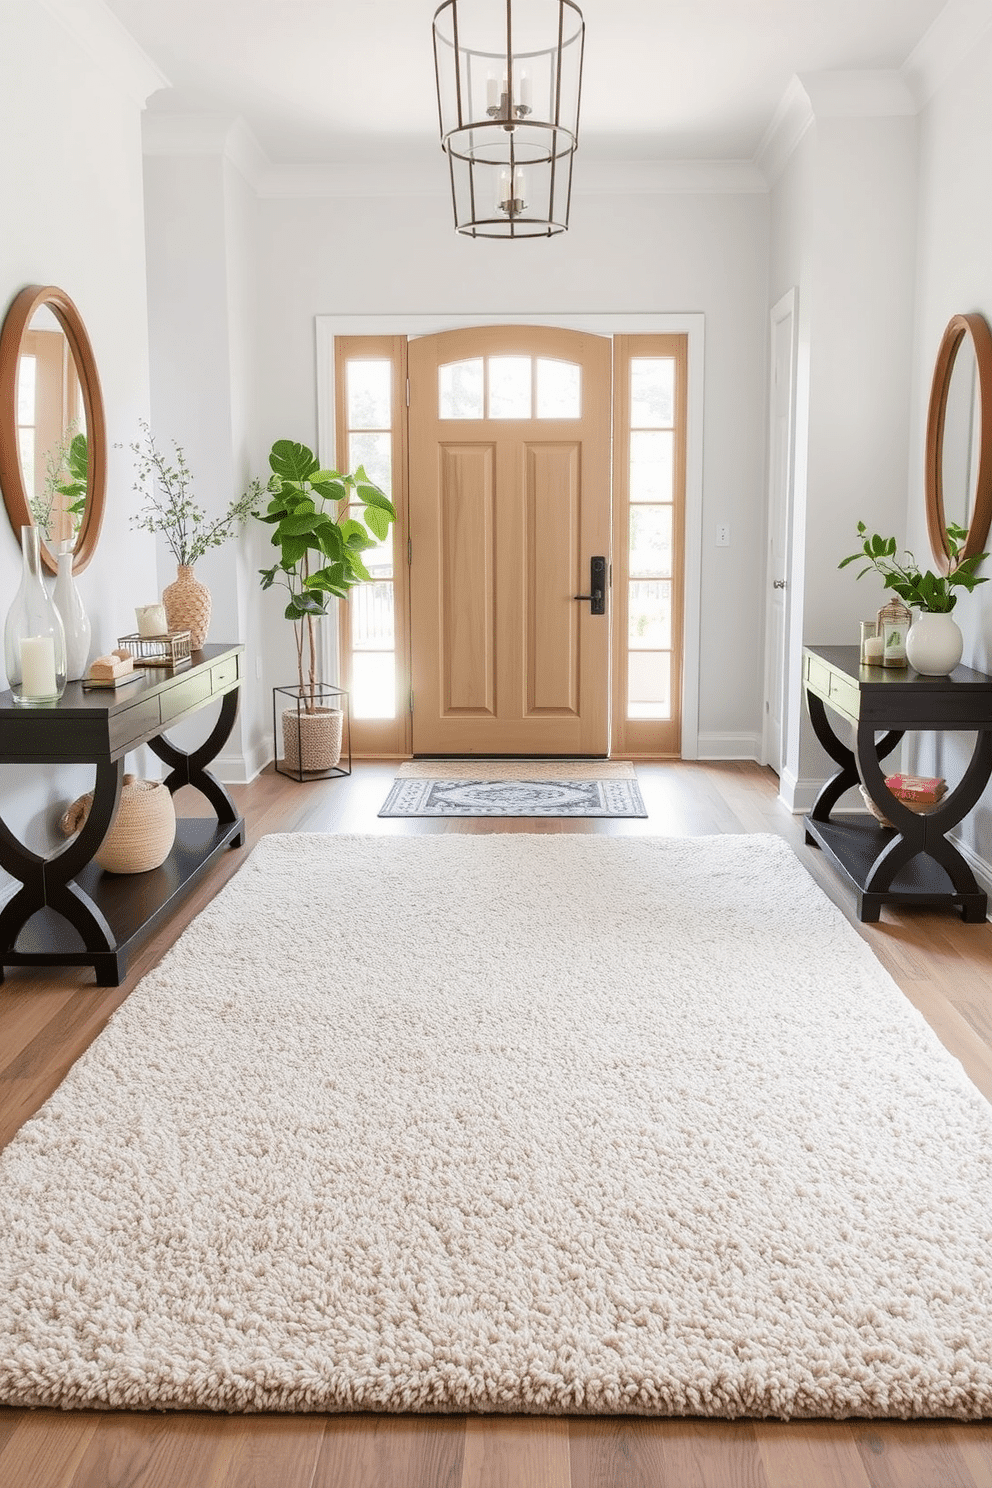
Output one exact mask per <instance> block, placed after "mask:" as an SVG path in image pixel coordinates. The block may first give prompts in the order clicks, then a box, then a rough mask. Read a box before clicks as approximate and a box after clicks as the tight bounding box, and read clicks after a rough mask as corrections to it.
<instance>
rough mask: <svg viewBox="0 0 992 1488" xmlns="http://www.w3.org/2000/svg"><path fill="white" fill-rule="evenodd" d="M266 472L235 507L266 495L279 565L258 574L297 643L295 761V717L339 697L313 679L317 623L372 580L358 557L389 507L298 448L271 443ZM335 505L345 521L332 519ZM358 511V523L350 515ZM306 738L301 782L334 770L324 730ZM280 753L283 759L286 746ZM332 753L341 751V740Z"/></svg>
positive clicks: (297, 735) (371, 489) (367, 487)
mask: <svg viewBox="0 0 992 1488" xmlns="http://www.w3.org/2000/svg"><path fill="white" fill-rule="evenodd" d="M269 467H270V469H271V471H272V474H271V476H270V477H269V480H268V482H267V484H266V485H264V486H263V485H262V483H261V482H260V481H258V480H255V481H253V482H252V484H251V485H250V486H249V488H248V490H247V491H246V492H245V495H244V497H243V498H242V500H244V501H247V502H248V503H249V506H250V507H251V508H256V507H257V504H258V502H259V501H260V500H261V499H262V497H263V496H265V495H266V494H267V495H268V496H269V503H268V506H267V508H266V510H265V511H264V512H257V515H258V516H259V518H260V520H261V521H263V522H267V523H268V524H269V525H270V526H271V527H272V529H273V531H272V544H273V546H274V547H277V548H278V549H279V555H280V556H279V562H278V563H276V564H274V565H273V567H272V568H268V569H261V570H260V573H261V579H262V588H263V589H269V588H271V587H272V585H273V584H281V585H283V586H284V587H285V589H286V590H287V591H288V593H289V603H288V605H287V606H286V609H285V611H284V614H285V616H286V619H287V620H292V622H293V627H294V632H295V637H296V665H297V679H298V686H297V689H296V692H295V697H296V706H295V707H294V708H290V709H288V710H287V711H288V716H289V728H290V732H291V734H292V735H293V738H294V740H295V747H296V748H297V751H298V756H297V757H298V759H300V760H302V758H303V749H302V745H301V743H300V741H301V739H302V727H301V725H300V724H299V718H300V715H301V713H304V712H305V713H307V714H319V712H320V706H319V705H320V703H321V701H322V699H323V697H324V696H325V694H330V693H341V689H339V688H334V687H327V686H325V684H324V683H323V682H322V681H321V679H320V660H321V658H320V649H319V646H318V635H317V622H318V621H319V620H320V618H321V616H323V615H326V614H327V611H328V605H329V604H330V602H331V600H332V599H344V598H345V597H346V596H347V593H348V590H349V589H352V588H354V586H355V585H356V584H361V583H363V582H365V581H368V580H370V579H371V574H370V573H369V571H368V569H367V568H366V567H365V564H364V563H363V562H362V557H361V555H362V553H363V552H364V551H365V549H367V548H373V547H375V545H376V543H377V541H378V542H383V541H384V540H385V538H386V537H387V535H388V533H389V524H390V523H391V522H393V521H395V520H396V508H395V507H394V506H393V503H392V502H391V501H390V499H389V497H388V496H387V495H386V494H385V492H384V491H381V490H380V489H379V487H378V486H376V485H374V484H373V482H372V481H370V480H369V478H368V476H367V475H366V474H365V470H364V468H363V467H362V466H361V465H359V467H358V469H357V470H356V471H355V472H354V473H353V474H351V475H342V474H340V473H339V472H338V471H336V470H321V468H320V462H319V460H318V459H317V458H316V456H315V455H314V453H313V451H312V450H309V449H307V447H306V445H305V444H295V443H294V442H293V441H292V440H289V439H279V440H277V441H276V442H275V444H273V446H272V449H271V451H270V453H269ZM342 505H344V510H345V512H346V513H347V514H346V515H344V516H342V517H341V518H340V520H339V519H338V512H339V510H341V508H342ZM359 511H360V513H361V519H360V520H359V518H358V516H357V515H356V514H355V513H357V512H359ZM277 692H280V693H288V695H291V696H292V695H293V692H292V689H286V688H276V689H274V692H273V709H274V708H275V693H277ZM341 695H342V696H346V694H341ZM284 727H285V724H284ZM318 736H319V737H324V738H325V739H326V742H327V744H328V746H329V747H328V748H327V752H326V754H325V755H323V756H321V755H318V754H317V753H316V752H315V748H316V745H315V742H314V740H315V739H316V738H317V737H318ZM307 738H308V740H310V741H311V742H310V743H308V745H307V749H306V757H307V759H308V760H309V761H310V763H309V764H308V765H306V766H304V765H302V764H301V765H300V767H299V768H300V771H301V773H300V774H299V775H298V777H297V778H299V779H302V778H303V773H302V772H304V771H305V772H306V773H307V774H310V773H311V772H321V773H323V772H326V771H332V770H334V769H335V768H336V765H337V758H332V756H333V754H334V746H333V738H332V737H331V731H330V730H328V731H327V733H326V734H322V733H321V731H320V730H313V731H311V730H310V729H309V726H308V730H307ZM350 747H351V746H350V743H349V750H350ZM285 748H286V753H287V756H288V754H289V746H288V745H287V746H285ZM337 748H338V751H339V752H340V740H339V741H338V745H337ZM276 753H277V755H278V747H277V748H276ZM349 770H350V765H349ZM284 773H285V772H284ZM341 773H346V772H341Z"/></svg>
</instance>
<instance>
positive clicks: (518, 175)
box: [513, 165, 527, 206]
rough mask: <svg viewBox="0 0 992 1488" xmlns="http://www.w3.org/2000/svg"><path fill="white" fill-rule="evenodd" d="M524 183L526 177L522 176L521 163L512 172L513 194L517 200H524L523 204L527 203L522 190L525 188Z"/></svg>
mask: <svg viewBox="0 0 992 1488" xmlns="http://www.w3.org/2000/svg"><path fill="white" fill-rule="evenodd" d="M526 184H527V182H526V177H525V176H524V168H523V166H522V165H518V166H516V168H515V169H514V172H513V195H514V196H515V197H516V199H517V201H518V202H524V205H525V206H526V205H527V203H526V202H525V201H524V191H525V188H526Z"/></svg>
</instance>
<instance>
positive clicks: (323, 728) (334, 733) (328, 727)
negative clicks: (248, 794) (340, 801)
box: [282, 708, 344, 773]
mask: <svg viewBox="0 0 992 1488" xmlns="http://www.w3.org/2000/svg"><path fill="white" fill-rule="evenodd" d="M343 733H344V713H343V711H342V710H341V709H340V708H315V709H314V710H313V712H312V713H307V712H306V710H305V709H303V708H301V709H300V710H299V712H297V710H296V709H295V708H287V709H286V710H285V712H284V713H283V715H282V747H283V755H284V756H285V763H286V765H287V766H288V768H289V769H291V770H302V771H304V773H305V772H307V771H313V772H315V773H316V772H319V771H321V770H333V769H334V767H335V765H336V764H337V762H338V760H339V759H340V758H341V739H342V736H343Z"/></svg>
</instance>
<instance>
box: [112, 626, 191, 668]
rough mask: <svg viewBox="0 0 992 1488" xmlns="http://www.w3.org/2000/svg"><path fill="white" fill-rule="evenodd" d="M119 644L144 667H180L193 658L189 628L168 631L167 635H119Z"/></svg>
mask: <svg viewBox="0 0 992 1488" xmlns="http://www.w3.org/2000/svg"><path fill="white" fill-rule="evenodd" d="M117 644H118V646H121V647H123V648H124V649H125V650H126V651H129V652H130V653H131V655H132V656H133V657H134V659H135V661H136V662H137V663H138V665H139V666H143V667H158V666H160V667H178V666H183V665H185V663H187V662H188V661H189V660H190V659H191V657H190V653H191V651H192V639H191V636H190V633H189V631H188V630H174V631H166V633H165V635H155V636H143V635H126V636H118V638H117Z"/></svg>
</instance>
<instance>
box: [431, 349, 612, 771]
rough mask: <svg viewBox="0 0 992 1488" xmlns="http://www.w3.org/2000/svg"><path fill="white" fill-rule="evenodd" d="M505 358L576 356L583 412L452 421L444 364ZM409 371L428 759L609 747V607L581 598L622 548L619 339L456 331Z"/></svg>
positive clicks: (560, 359)
mask: <svg viewBox="0 0 992 1488" xmlns="http://www.w3.org/2000/svg"><path fill="white" fill-rule="evenodd" d="M494 356H495V357H500V356H522V357H531V358H535V359H538V358H540V359H550V360H551V361H557V362H569V363H572V364H577V365H578V366H579V367H580V369H581V374H580V390H581V402H580V411H579V416H577V417H574V418H561V417H553V418H542V417H537V416H534V417H529V418H488V417H484V416H480V417H471V418H442V417H441V416H440V412H439V398H438V386H439V381H438V379H439V369H440V368H441V367H442V366H445V365H447V364H449V363H454V362H463V361H469V360H473V359H475V360H480V359H481V362H482V363H485V364H486V365H487V366H488V362H487V359H488V358H489V357H494ZM535 365H536V363H535ZM409 372H410V419H409V431H410V535H411V542H412V566H411V572H410V581H411V589H410V594H411V636H412V671H413V694H414V709H413V749H414V753H415V754H480V755H485V754H590V755H605V754H606V753H607V752H608V749H609V657H610V645H609V615H608V613H607V614H606V615H592V614H591V613H590V606H589V604H588V603H585V602H580V601H577V600H576V598H575V596H576V595H578V594H587V593H588V592H589V560H590V558H591V557H592V556H593V555H594V554H602V555H604V556H606V558H607V560H608V559H609V554H610V414H611V389H610V377H611V346H610V342H609V341H608V340H607V339H606V338H604V337H599V336H590V335H586V334H584V333H580V332H574V331H558V330H550V329H547V328H543V327H533V326H525V327H507V326H500V327H482V328H477V329H474V330H470V331H452V332H448V333H445V334H443V335H439V336H425V337H423V338H421V339H419V340H416V341H412V342H411V343H410V347H409ZM487 375H488V374H487ZM487 385H488V384H487V383H486V384H484V387H485V386H487ZM480 396H484V393H483V394H480ZM534 396H535V403H534V404H533V405H532V406H533V409H534V412H535V414H536V410H537V408H538V407H539V404H538V403H537V401H536V394H535V395H534ZM474 411H475V412H479V413H484V412H485V404H483V405H482V406H481V407H480V408H479V409H477V410H474Z"/></svg>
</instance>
